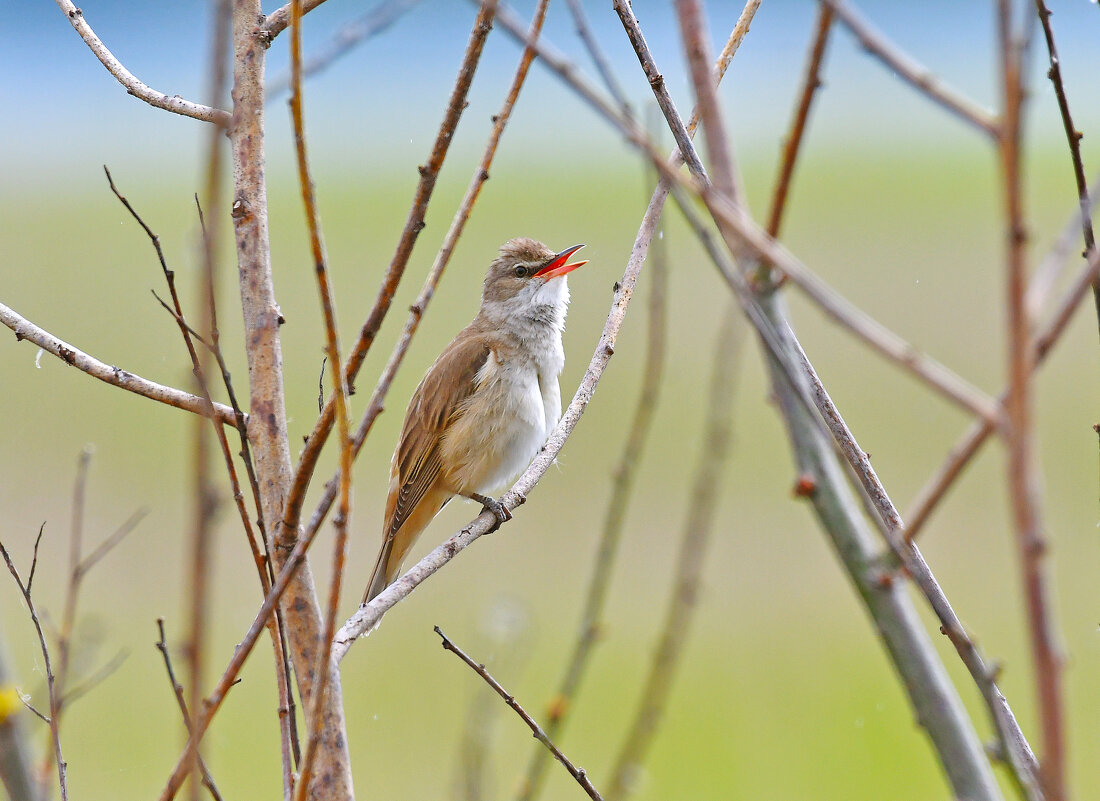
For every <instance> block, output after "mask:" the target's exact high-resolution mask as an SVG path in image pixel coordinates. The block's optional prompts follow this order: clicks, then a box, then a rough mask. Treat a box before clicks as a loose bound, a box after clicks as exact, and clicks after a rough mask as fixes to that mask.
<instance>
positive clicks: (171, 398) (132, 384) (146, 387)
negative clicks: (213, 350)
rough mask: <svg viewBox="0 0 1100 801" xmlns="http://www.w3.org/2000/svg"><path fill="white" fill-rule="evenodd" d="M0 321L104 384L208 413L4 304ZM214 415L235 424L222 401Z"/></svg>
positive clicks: (191, 398)
mask: <svg viewBox="0 0 1100 801" xmlns="http://www.w3.org/2000/svg"><path fill="white" fill-rule="evenodd" d="M0 323H3V324H4V325H6V326H7V327H8V328H10V329H11V330H12V331H14V332H15V338H16V339H17V340H22V339H26V340H28V341H30V342H33V343H34V344H35V345H37V346H38V347H40V348H42V350H44V351H46V352H47V353H51V354H53V355H54V356H56V357H57V358H59V359H61V361H63V362H65V364H67V365H70V366H71V367H75V368H77V369H78V370H81V371H83V372H85V373H87V374H88V375H90V376H92V378H98V379H99V380H100V381H102V382H104V383H105V384H110V385H111V386H115V387H119V388H121V389H125V390H127V391H128V392H133V393H134V394H135V395H141V396H143V397H146V398H149V399H150V400H155V401H157V402H159V403H164V404H167V405H168V406H175V407H176V408H177V409H183V410H184V411H187V412H193V413H195V414H198V415H205V414H206V413H207V405H206V401H205V400H204V399H203V398H201V397H199V396H198V395H192V394H191V393H190V392H184V391H183V390H182V389H176V388H175V387H167V386H164V385H163V384H158V383H156V382H154V381H150V380H149V379H147V378H142V377H141V376H139V375H135V374H133V373H130V372H127V371H126V370H123V369H122V368H120V367H113V366H111V365H109V364H105V363H104V362H101V361H99V359H96V358H95V357H94V356H89V355H88V354H87V353H85V352H84V351H82V350H79V349H77V348H74V347H73V346H72V345H70V344H69V343H68V342H65V341H63V340H60V339H58V338H57V337H55V336H54V335H53V334H51V333H50V332H49V331H46V330H45V329H43V328H39V327H38V326H37V325H35V324H34V323H32V322H31V321H30V320H28V319H26V318H25V317H22V316H21V315H20V314H19V313H18V312H16V311H15V310H14V309H11V308H9V307H8V306H5V305H4V304H3V303H0ZM214 414H215V415H216V417H217V419H218V421H219V422H221V423H224V424H225V425H234V424H235V422H236V417H235V415H234V412H233V410H232V409H230V408H229V407H228V406H226V405H225V404H223V403H215V404H214Z"/></svg>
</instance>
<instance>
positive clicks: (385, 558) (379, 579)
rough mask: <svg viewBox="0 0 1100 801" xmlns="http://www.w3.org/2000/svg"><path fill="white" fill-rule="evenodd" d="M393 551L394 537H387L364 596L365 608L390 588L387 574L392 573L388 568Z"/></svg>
mask: <svg viewBox="0 0 1100 801" xmlns="http://www.w3.org/2000/svg"><path fill="white" fill-rule="evenodd" d="M391 551H393V537H387V538H386V541H385V542H384V543H382V549H381V550H380V551H379V552H378V560H377V561H376V562H375V563H374V572H373V573H371V574H370V581H369V582H367V591H366V593H365V594H364V595H363V605H364V606H365V605H366V604H369V603H370V602H371V601H373V600H374V599H375V597H376V596H377V595H378V594H379V593H380V592H382V590H384V589H386V587H388V586H389V581H388V580H387V578H386V574H387V573H389V572H390V571H389V570H388V569H387V568H388V564H389V561H390V552H391Z"/></svg>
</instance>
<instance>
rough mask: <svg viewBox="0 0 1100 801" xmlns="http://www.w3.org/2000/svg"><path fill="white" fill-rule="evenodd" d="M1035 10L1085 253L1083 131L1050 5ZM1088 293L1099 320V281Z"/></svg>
mask: <svg viewBox="0 0 1100 801" xmlns="http://www.w3.org/2000/svg"><path fill="white" fill-rule="evenodd" d="M1035 11H1036V13H1038V15H1039V22H1040V24H1041V25H1042V26H1043V37H1044V39H1045V40H1046V45H1047V54H1048V55H1049V56H1050V69H1049V70H1048V71H1047V77H1048V78H1050V82H1051V83H1052V84H1054V96H1055V97H1057V98H1058V111H1059V112H1060V113H1061V115H1062V127H1063V128H1064V129H1065V132H1066V142H1067V143H1068V144H1069V155H1070V161H1072V163H1073V178H1074V180H1075V181H1076V182H1077V197H1078V200H1079V201H1080V203H1081V233H1082V234H1083V236H1084V239H1085V253H1086V254H1087V253H1088V252H1089V251H1091V250H1092V249H1093V248H1095V247H1096V239H1095V237H1094V235H1093V231H1092V215H1091V214H1090V209H1091V203H1090V202H1089V187H1088V183H1087V182H1086V181H1085V165H1084V162H1083V161H1082V160H1081V137H1082V136H1083V134H1082V133H1081V132H1080V131H1078V130H1077V127H1076V126H1075V125H1074V124H1073V117H1072V115H1071V114H1070V113H1069V100H1068V99H1067V98H1066V87H1065V83H1064V82H1063V81H1062V63H1061V61H1060V60H1059V58H1058V49H1057V47H1055V44H1054V29H1053V28H1052V27H1051V25H1050V9H1048V8H1047V5H1046V3H1045V2H1044V0H1035ZM1092 297H1093V301H1094V303H1095V305H1096V316H1097V321H1098V322H1100V281H1097V282H1096V283H1095V284H1093V287H1092Z"/></svg>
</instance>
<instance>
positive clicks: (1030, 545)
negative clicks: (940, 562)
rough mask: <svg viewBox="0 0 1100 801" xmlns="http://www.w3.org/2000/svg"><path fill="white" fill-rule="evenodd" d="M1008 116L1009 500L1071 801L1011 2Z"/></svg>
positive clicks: (1048, 716) (1055, 769)
mask: <svg viewBox="0 0 1100 801" xmlns="http://www.w3.org/2000/svg"><path fill="white" fill-rule="evenodd" d="M997 11H998V18H997V33H998V40H999V45H1000V56H1001V80H1002V91H1003V98H1002V100H1003V105H1004V108H1003V111H1002V115H1001V132H1000V138H999V144H1000V156H1001V173H1002V180H1003V183H1004V204H1005V224H1006V248H1007V253H1006V261H1007V272H1006V285H1007V305H1008V309H1007V311H1008V314H1007V318H1008V354H1009V358H1008V374H1009V395H1008V398H1007V399H1006V412H1007V417H1008V430H1007V436H1008V493H1009V497H1010V503H1011V506H1012V518H1013V524H1014V528H1015V533H1016V546H1017V549H1018V551H1019V559H1020V567H1021V572H1022V576H1023V590H1024V603H1025V606H1026V608H1027V619H1028V632H1029V635H1030V640H1031V651H1032V663H1033V664H1032V669H1033V671H1034V674H1035V683H1036V697H1037V701H1038V711H1039V719H1040V721H1041V724H1040V727H1041V731H1042V740H1041V742H1042V753H1041V757H1040V760H1039V776H1040V779H1041V782H1042V786H1043V790H1044V792H1045V794H1046V798H1047V801H1062V799H1063V798H1065V741H1064V736H1065V723H1064V720H1063V706H1062V659H1061V656H1060V654H1059V653H1058V646H1057V644H1056V643H1055V634H1054V630H1053V629H1054V624H1053V621H1052V614H1053V613H1052V610H1051V604H1050V597H1049V589H1048V587H1047V583H1046V578H1045V576H1044V570H1045V568H1044V564H1043V555H1044V552H1045V550H1046V543H1045V541H1044V538H1043V534H1042V530H1041V523H1040V512H1039V497H1040V492H1039V486H1038V481H1039V479H1038V475H1037V464H1036V455H1035V452H1034V430H1033V420H1032V407H1033V403H1034V398H1033V384H1032V381H1031V375H1032V366H1033V363H1034V359H1035V352H1034V350H1033V349H1032V348H1031V327H1032V324H1031V317H1030V314H1029V310H1028V306H1027V298H1026V288H1027V287H1026V282H1027V230H1026V227H1025V221H1024V211H1023V187H1022V183H1023V181H1022V177H1021V161H1022V152H1021V140H1022V116H1023V103H1024V75H1023V71H1024V68H1025V64H1024V56H1025V54H1026V44H1025V42H1024V40H1023V39H1021V38H1018V37H1019V34H1018V33H1017V32H1016V31H1015V30H1014V27H1015V26H1014V25H1013V19H1012V17H1013V15H1012V8H1011V2H1010V0H1000V2H998V4H997Z"/></svg>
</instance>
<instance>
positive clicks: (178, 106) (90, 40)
mask: <svg viewBox="0 0 1100 801" xmlns="http://www.w3.org/2000/svg"><path fill="white" fill-rule="evenodd" d="M56 2H57V7H58V8H60V9H61V11H62V13H63V14H64V15H65V16H66V17H67V18H68V20H69V23H70V24H71V25H72V26H73V30H75V31H76V32H77V33H78V34H80V38H81V39H83V40H84V43H85V44H86V45H88V48H89V49H90V50H91V51H92V53H93V55H95V57H96V58H98V59H99V62H100V63H101V64H102V65H103V66H104V67H106V68H107V72H109V73H111V74H112V75H114V76H115V78H116V79H117V80H118V82H119V83H120V84H122V85H123V86H124V87H125V88H126V93H127V94H130V95H133V96H134V97H136V98H138V99H139V100H144V101H145V102H146V103H148V104H149V105H150V106H154V107H155V108H161V109H164V110H165V111H171V112H172V113H173V114H180V115H182V116H184V117H191V118H192V119H196V120H200V121H202V122H212V123H214V124H215V125H217V126H219V127H221V128H224V127H226V126H227V125H228V124H229V112H227V111H223V110H222V109H220V108H211V107H210V106H204V105H202V104H201V103H192V102H191V101H190V100H184V99H183V98H182V97H180V96H179V95H173V96H172V97H169V96H168V95H166V94H163V93H161V92H158V91H157V90H155V89H152V88H150V87H148V86H146V85H145V84H144V83H142V82H141V81H139V80H138V79H137V77H136V76H135V75H134V74H133V73H132V72H130V71H129V70H128V69H126V68H125V67H124V66H122V63H121V62H120V61H119V60H118V59H117V58H115V56H114V53H112V52H111V51H110V50H108V49H107V46H106V45H105V44H103V42H102V41H101V40H100V38H99V37H98V36H96V34H95V31H93V30H92V26H91V25H89V24H88V22H87V20H85V19H84V12H83V11H81V10H80V9H79V8H77V7H76V6H75V5H74V4H73V3H72V2H71V0H56Z"/></svg>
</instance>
